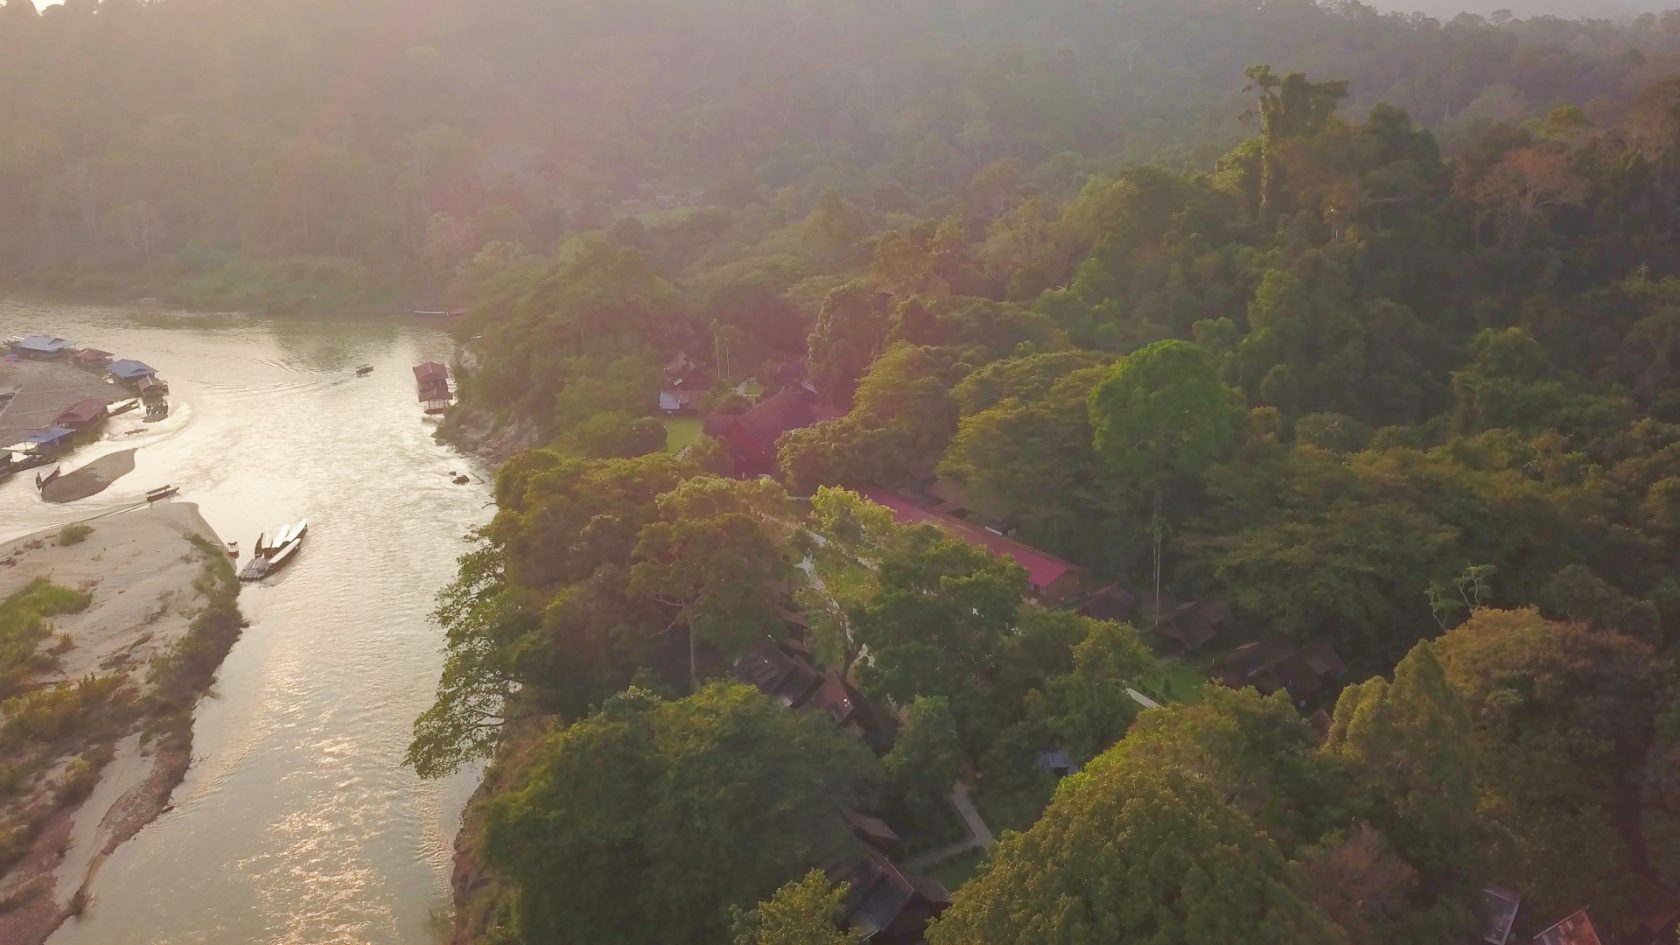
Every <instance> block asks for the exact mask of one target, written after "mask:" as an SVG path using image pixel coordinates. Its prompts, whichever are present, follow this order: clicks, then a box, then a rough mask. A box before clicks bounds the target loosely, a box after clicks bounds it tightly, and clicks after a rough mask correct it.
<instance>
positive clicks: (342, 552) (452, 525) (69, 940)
mask: <svg viewBox="0 0 1680 945" xmlns="http://www.w3.org/2000/svg"><path fill="white" fill-rule="evenodd" d="M29 332H48V333H52V334H57V335H61V336H63V337H66V338H69V339H71V340H73V341H76V342H77V343H79V344H84V345H90V346H94V347H98V348H102V349H104V350H107V351H112V352H116V353H117V355H118V356H119V357H132V358H137V359H139V360H142V361H145V362H147V363H148V364H151V365H153V366H154V367H156V368H157V369H158V371H159V373H160V374H161V375H162V376H163V377H164V378H165V379H167V380H168V382H169V384H170V388H171V395H170V400H171V404H172V406H173V408H174V409H173V412H172V415H171V416H170V418H169V419H167V420H165V421H163V422H161V423H158V424H151V425H146V424H142V423H141V422H140V421H139V420H138V419H137V418H135V417H134V416H133V415H129V416H125V417H120V418H116V419H115V420H113V421H112V425H111V432H112V433H113V434H116V435H115V436H114V437H113V438H110V439H107V440H105V441H103V442H101V443H100V444H99V445H97V446H93V447H87V448H84V449H82V450H79V451H78V452H77V453H76V454H75V455H74V456H73V457H72V458H71V459H70V460H68V461H67V462H66V463H65V468H66V470H68V469H70V468H73V467H76V466H80V465H81V464H82V463H84V462H86V461H87V460H89V459H92V458H94V457H96V456H98V455H101V454H102V453H106V452H113V451H116V450H119V449H127V448H131V447H138V448H139V452H138V453H137V454H136V456H135V460H136V468H135V471H134V472H133V473H131V474H130V475H129V476H127V477H126V478H124V479H122V480H120V481H118V482H117V483H116V484H114V485H113V486H112V487H111V488H110V489H109V490H107V491H106V492H105V493H102V494H100V495H97V496H94V497H92V498H90V499H87V500H84V501H82V502H78V503H74V504H71V505H65V506H55V505H48V504H47V503H45V502H43V501H41V500H40V499H39V498H38V497H37V496H36V494H35V490H34V488H33V483H32V481H31V479H32V477H31V476H30V475H27V474H26V475H22V476H18V477H17V478H16V479H14V480H13V481H12V482H10V483H6V484H4V485H0V540H3V539H5V538H8V537H13V536H16V535H18V534H23V533H27V532H29V531H33V530H36V529H39V528H44V527H47V526H52V525H57V524H60V523H63V522H65V521H69V520H72V519H77V518H84V517H87V516H90V515H95V514H98V513H100V512H102V511H107V510H112V509H117V508H122V507H124V506H128V505H132V504H134V502H135V501H136V499H137V498H138V497H139V496H140V495H141V494H142V493H144V492H145V490H146V489H147V488H149V487H152V486H157V485H161V484H164V483H173V484H175V485H177V486H180V487H181V495H180V498H179V499H177V500H176V501H190V502H196V503H198V505H199V506H200V508H201V510H202V512H203V514H204V517H205V518H206V519H207V520H208V521H209V522H210V524H211V525H212V526H213V527H214V528H215V529H216V530H217V531H218V532H219V533H220V534H221V536H222V538H223V539H224V540H237V541H238V542H239V543H240V546H241V549H242V550H243V551H245V552H246V553H248V552H249V549H250V548H251V545H252V544H253V542H254V541H255V539H256V537H257V534H258V533H259V532H261V531H265V530H272V528H273V526H275V525H278V524H281V523H283V522H285V521H287V520H295V519H297V518H300V517H307V518H308V519H309V522H310V527H309V538H308V540H307V542H306V544H305V546H304V548H303V551H302V553H301V554H300V555H299V557H298V560H297V562H296V563H295V564H294V565H293V566H292V567H291V568H289V569H287V570H286V571H285V572H284V573H282V574H281V575H280V576H278V577H277V578H275V579H273V580H272V581H270V582H268V583H264V584H259V585H247V586H246V589H245V591H244V593H242V594H241V595H240V600H239V603H240V608H241V609H242V610H243V611H244V613H245V615H246V616H247V617H248V618H249V620H250V624H251V625H250V627H249V628H248V629H246V631H245V633H244V636H243V637H242V638H241V639H240V641H239V642H238V643H237V644H236V645H235V646H234V648H233V650H232V652H231V653H230V654H229V655H228V658H227V660H226V662H225V663H224V664H223V666H222V670H221V673H220V675H219V677H218V679H217V682H216V685H215V688H214V690H213V691H212V693H211V694H210V695H209V696H208V697H207V698H206V699H205V700H203V702H201V703H200V705H199V707H198V710H197V713H196V715H195V719H194V745H193V751H194V762H193V766H192V769H191V771H190V772H189V773H188V774H187V777H186V780H185V781H184V782H183V783H182V784H181V786H180V787H179V788H177V789H176V791H175V795H174V798H173V803H174V809H173V810H171V811H169V812H167V813H165V814H164V815H163V816H162V817H160V818H159V819H158V820H157V821H156V822H154V823H153V824H152V825H151V826H149V827H147V828H146V829H145V830H143V831H141V833H140V834H139V835H138V836H137V837H135V838H134V839H133V840H131V841H129V842H128V843H127V844H126V845H124V846H123V847H121V848H120V849H119V850H118V851H117V853H116V854H115V855H114V856H112V857H111V859H110V860H109V861H108V862H107V863H106V864H105V866H104V868H103V869H102V870H101V872H100V873H99V875H98V877H97V879H96V880H95V882H94V884H93V899H92V904H91V905H90V907H89V908H88V910H87V911H86V913H85V914H84V915H83V916H82V917H81V918H80V919H73V920H71V921H70V922H69V923H67V924H66V925H65V926H64V927H63V928H61V929H60V930H59V932H58V933H57V934H56V935H55V936H54V937H53V938H52V940H51V941H52V943H53V945H142V943H176V945H186V943H199V942H205V943H221V942H240V943H266V942H275V943H278V942H287V943H319V942H365V943H374V945H384V943H392V945H396V943H402V945H412V943H425V942H428V941H431V940H433V939H435V937H436V933H435V930H434V925H433V920H432V918H431V917H432V915H434V914H438V915H442V914H446V910H447V908H448V903H449V889H448V876H449V866H450V853H451V844H452V842H453V838H454V834H455V831H456V828H457V826H458V824H459V818H460V811H461V808H462V806H463V804H464V803H465V801H466V798H467V795H468V794H469V793H470V792H471V790H472V788H473V785H474V783H475V780H476V776H477V772H473V771H467V772H463V773H461V774H460V775H458V776H457V777H455V778H451V779H448V780H445V781H439V782H428V781H422V780H420V779H419V778H417V777H416V776H415V775H414V774H413V772H411V771H408V770H406V769H404V768H402V767H401V758H402V753H403V749H404V748H405V746H406V744H407V740H408V735H409V726H410V724H411V722H412V721H413V719H414V717H415V715H417V714H418V713H419V712H420V711H421V710H422V709H423V708H425V707H426V705H428V704H429V702H430V700H431V697H432V692H433V687H434V685H435V683H436V681H437V676H438V670H439V666H440V664H441V655H440V646H441V643H442V640H441V633H440V631H439V630H438V629H437V628H435V627H434V626H432V625H431V624H430V623H429V622H428V620H427V613H428V611H429V610H430V608H431V605H432V597H433V594H434V593H435V592H436V590H437V589H438V588H439V587H440V586H441V585H443V584H444V583H445V582H447V581H448V580H449V579H450V578H451V577H452V576H453V573H454V559H455V557H456V556H457V555H458V554H460V553H461V551H462V550H464V548H465V547H466V545H465V542H464V540H463V536H464V535H465V534H466V533H467V532H468V531H469V530H470V529H472V528H473V527H475V526H477V525H479V524H481V523H482V522H483V521H485V520H486V519H487V517H488V515H489V514H490V513H489V509H488V508H487V503H488V502H489V493H490V488H489V486H488V484H487V483H485V481H484V479H485V477H486V476H487V473H486V472H485V471H484V470H483V469H480V468H477V467H474V466H471V465H469V463H468V461H467V460H465V459H463V458H461V457H460V456H459V455H458V454H456V453H454V452H453V451H451V450H449V449H448V448H446V447H443V446H440V445H439V444H437V443H436V442H434V441H433V440H432V437H431V434H432V432H433V430H434V427H433V426H432V425H431V424H429V423H424V422H422V420H421V416H420V411H419V405H418V404H417V403H416V401H415V397H414V379H413V375H412V374H411V373H410V371H409V368H410V367H412V366H413V365H414V364H416V363H418V362H420V361H422V360H425V359H428V358H436V359H444V358H446V357H447V356H448V354H449V353H450V351H451V342H450V340H449V339H448V338H447V337H446V336H445V335H443V334H442V333H440V332H436V331H432V330H428V329H426V328H423V327H421V326H418V325H414V324H410V323H409V322H407V321H406V320H404V319H364V320H349V321H346V320H335V321H327V320H321V319H293V318H287V319H267V318H260V317H255V316H244V315H200V314H186V313H180V312H172V311H167V310H161V309H155V308H128V307H99V306H87V305H67V304H59V303H46V302H36V301H19V300H12V301H0V337H9V336H12V335H16V334H24V333H29ZM362 363H368V364H372V365H374V372H373V374H372V375H371V376H368V377H365V378H357V377H356V376H355V368H356V366H357V365H358V364H362ZM457 471H465V472H470V473H471V474H472V476H473V481H472V483H471V484H470V485H466V486H458V485H454V484H452V482H451V481H450V476H449V474H450V473H451V472H457Z"/></svg>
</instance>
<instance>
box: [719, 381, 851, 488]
mask: <svg viewBox="0 0 1680 945" xmlns="http://www.w3.org/2000/svg"><path fill="white" fill-rule="evenodd" d="M839 415H840V414H839V412H838V411H836V410H833V409H831V408H829V407H824V406H822V405H821V404H819V403H817V396H816V395H815V394H813V393H811V392H810V391H808V390H805V389H804V388H801V387H790V388H788V389H786V390H783V391H781V392H779V393H776V394H772V395H771V396H769V397H766V398H765V399H763V400H761V401H759V402H758V403H757V404H755V405H753V407H751V408H750V409H748V410H747V411H746V412H745V413H739V414H712V415H711V416H709V417H707V418H706V423H705V427H704V429H705V431H706V433H707V434H708V435H710V436H714V437H717V438H718V439H720V440H722V441H723V443H724V446H726V447H727V448H728V450H729V457H730V459H731V461H732V462H733V463H734V470H733V472H734V474H735V475H736V476H739V477H741V478H749V477H753V476H773V475H775V474H776V443H777V441H778V440H780V439H781V438H782V434H784V433H787V432H788V431H789V430H801V429H804V428H805V427H808V426H813V425H815V424H818V423H821V422H823V421H824V420H832V419H834V418H835V417H838V416H839Z"/></svg>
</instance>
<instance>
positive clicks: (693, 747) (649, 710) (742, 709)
mask: <svg viewBox="0 0 1680 945" xmlns="http://www.w3.org/2000/svg"><path fill="white" fill-rule="evenodd" d="M878 777H879V766H878V764H877V763H876V762H875V760H874V758H873V756H872V755H870V753H869V751H868V749H867V748H865V747H864V746H863V745H862V743H861V742H858V741H857V740H855V739H851V738H848V737H847V736H845V735H843V734H841V733H840V732H839V731H838V730H836V729H835V728H834V726H833V725H832V724H831V723H830V722H829V721H828V720H827V719H825V718H822V717H820V716H817V715H812V714H809V713H804V712H788V711H786V710H785V709H781V708H778V707H776V706H774V705H772V704H771V703H770V702H769V701H768V700H766V699H765V698H764V697H763V696H761V695H760V694H759V693H758V692H756V691H754V690H752V689H750V688H748V687H744V686H725V685H712V686H708V687H706V688H704V689H702V690H700V691H699V692H698V693H696V694H695V695H693V696H691V697H689V698H687V699H682V700H678V701H675V702H668V701H662V700H660V699H658V698H657V697H654V696H651V695H649V694H647V693H645V692H641V691H635V690H632V691H630V692H627V693H625V694H623V695H620V696H616V697H614V698H613V699H611V700H609V701H608V702H607V703H606V704H605V705H604V706H603V707H602V709H601V711H600V712H599V713H597V714H595V715H592V716H590V717H589V718H586V719H584V720H582V721H580V722H579V723H578V724H576V725H574V726H572V727H570V728H568V729H564V730H562V731H559V732H556V733H554V734H552V735H550V736H548V737H547V738H546V739H545V740H544V741H543V743H542V744H541V745H540V746H538V748H537V749H536V751H535V752H534V754H533V755H532V756H531V759H530V761H529V764H528V766H526V767H525V769H524V771H523V773H522V774H520V775H519V776H517V778H516V780H515V782H514V783H513V784H512V785H511V786H510V788H509V789H508V790H506V791H504V792H502V793H500V794H498V795H497V796H496V797H495V798H494V799H493V800H492V801H490V802H489V803H488V804H487V805H486V808H485V821H484V824H485V829H484V836H483V853H484V856H485V858H486V862H488V863H489V864H490V865H491V866H493V867H494V868H495V869H497V870H498V871H500V872H501V873H502V874H503V875H504V876H506V877H508V879H509V880H510V881H511V882H512V883H513V884H514V886H515V888H516V890H517V895H516V896H515V898H514V915H515V923H516V926H517V930H518V934H519V936H520V937H521V938H522V939H523V940H524V941H531V942H555V941H574V942H575V941H582V942H602V943H645V942H671V943H693V945H708V943H712V942H717V941H720V940H722V939H723V938H725V936H726V933H727V931H728V920H729V916H730V909H731V908H732V907H733V908H737V909H744V908H748V907H750V906H752V905H753V904H754V903H756V902H759V901H761V900H764V899H767V898H769V897H770V896H771V895H772V894H773V893H774V892H775V891H776V889H777V888H778V887H780V886H782V885H783V884H784V883H786V882H787V881H789V880H791V879H793V878H795V877H797V876H799V875H801V874H802V872H803V871H804V870H805V869H808V868H809V864H810V863H812V862H814V861H815V860H816V859H818V858H819V857H820V855H821V854H822V853H823V852H824V851H826V850H828V849H831V848H832V845H834V844H837V843H840V842H843V840H844V838H845V836H846V828H845V826H844V823H843V821H841V820H840V818H839V817H838V816H832V817H831V816H825V815H824V814H823V812H825V811H830V810H832V809H833V805H835V804H840V805H844V806H860V805H864V804H867V802H868V799H869V797H870V795H871V792H872V790H873V787H874V785H875V783H876V781H877V779H878Z"/></svg>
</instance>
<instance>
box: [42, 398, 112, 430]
mask: <svg viewBox="0 0 1680 945" xmlns="http://www.w3.org/2000/svg"><path fill="white" fill-rule="evenodd" d="M109 415H110V409H109V408H108V407H106V405H105V401H103V400H95V399H88V400H83V401H78V402H77V403H76V405H75V406H73V407H71V408H70V409H68V410H66V411H64V412H63V413H61V414H59V415H58V419H56V420H54V421H53V422H54V423H56V424H58V425H59V426H61V427H69V428H70V429H72V430H75V431H76V432H78V433H81V432H84V431H87V430H91V429H93V428H94V427H97V426H99V425H100V424H101V423H104V422H105V418H106V417H107V416H109Z"/></svg>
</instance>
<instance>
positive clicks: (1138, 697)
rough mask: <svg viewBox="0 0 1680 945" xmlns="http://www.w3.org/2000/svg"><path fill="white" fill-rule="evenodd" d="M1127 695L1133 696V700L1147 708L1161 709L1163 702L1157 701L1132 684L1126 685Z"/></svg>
mask: <svg viewBox="0 0 1680 945" xmlns="http://www.w3.org/2000/svg"><path fill="white" fill-rule="evenodd" d="M1126 695H1128V696H1131V697H1132V701H1133V702H1136V703H1137V704H1138V705H1141V706H1143V707H1144V708H1145V709H1159V708H1160V707H1161V703H1159V702H1156V701H1155V700H1154V699H1151V698H1149V697H1148V696H1146V695H1144V694H1143V693H1141V692H1138V691H1137V690H1136V689H1133V688H1131V687H1130V686H1128V687H1126Z"/></svg>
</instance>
